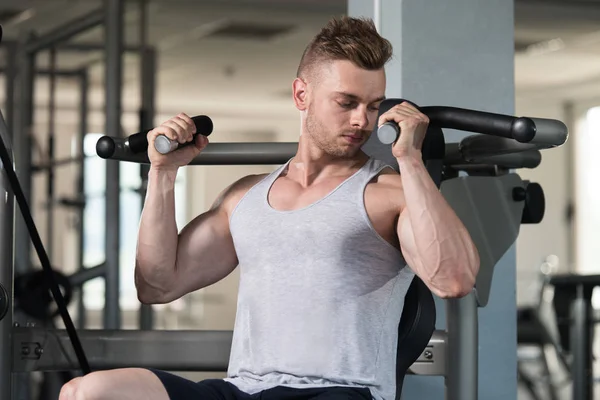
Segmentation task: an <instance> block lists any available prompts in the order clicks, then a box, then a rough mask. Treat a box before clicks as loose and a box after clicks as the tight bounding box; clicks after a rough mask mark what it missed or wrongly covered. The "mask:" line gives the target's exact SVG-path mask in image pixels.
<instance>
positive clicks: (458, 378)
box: [445, 292, 479, 400]
mask: <svg viewBox="0 0 600 400" xmlns="http://www.w3.org/2000/svg"><path fill="white" fill-rule="evenodd" d="M446 304H447V307H446V312H447V325H448V336H447V337H448V343H447V346H446V350H447V354H446V363H447V364H446V375H445V381H446V399H447V400H476V399H477V396H478V393H477V390H478V385H477V380H478V359H477V355H478V347H479V344H478V343H479V341H478V318H477V300H476V298H475V294H474V293H473V292H471V293H470V294H469V295H468V296H465V297H463V298H460V299H449V300H447V303H446Z"/></svg>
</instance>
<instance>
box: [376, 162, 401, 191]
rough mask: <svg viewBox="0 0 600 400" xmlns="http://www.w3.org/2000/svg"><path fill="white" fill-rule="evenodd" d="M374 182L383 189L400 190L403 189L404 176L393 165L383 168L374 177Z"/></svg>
mask: <svg viewBox="0 0 600 400" xmlns="http://www.w3.org/2000/svg"><path fill="white" fill-rule="evenodd" d="M372 184H374V185H375V186H377V187H379V188H381V189H390V190H394V189H395V190H398V189H400V190H401V189H402V178H401V177H400V174H399V173H398V171H396V170H394V169H393V168H392V167H389V166H388V167H385V168H383V169H382V170H381V171H380V172H379V174H377V176H376V177H375V178H374V179H373V181H372Z"/></svg>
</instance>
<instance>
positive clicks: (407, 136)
mask: <svg viewBox="0 0 600 400" xmlns="http://www.w3.org/2000/svg"><path fill="white" fill-rule="evenodd" d="M388 121H395V122H396V123H397V124H398V126H399V127H400V136H399V137H398V140H396V142H394V144H393V145H392V154H393V155H394V157H396V159H400V158H406V157H416V158H418V159H421V148H422V146H423V140H424V139H425V134H426V133H427V127H428V126H429V118H428V117H427V115H425V114H423V113H422V112H420V111H419V110H418V109H417V108H415V106H413V105H412V104H410V103H408V102H406V101H405V102H403V103H401V104H398V105H396V106H394V107H392V108H390V109H389V110H388V111H387V112H385V113H383V114H381V116H380V117H379V121H378V126H381V125H383V124H384V123H385V122H388Z"/></svg>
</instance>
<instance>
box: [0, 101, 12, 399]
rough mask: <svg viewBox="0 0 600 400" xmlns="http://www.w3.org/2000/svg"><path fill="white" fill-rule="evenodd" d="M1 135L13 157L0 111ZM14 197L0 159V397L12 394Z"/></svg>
mask: <svg viewBox="0 0 600 400" xmlns="http://www.w3.org/2000/svg"><path fill="white" fill-rule="evenodd" d="M0 136H1V137H2V141H3V142H4V145H5V147H6V148H7V149H8V151H9V154H10V155H11V160H12V159H13V158H12V146H11V141H10V137H9V136H10V135H9V133H8V131H7V129H6V124H5V123H4V118H3V117H2V113H1V112H0ZM13 212H14V196H13V193H12V190H11V188H10V184H9V182H8V177H7V175H6V173H5V172H4V167H3V165H2V161H0V399H10V398H11V393H12V354H13V348H12V335H11V332H12V323H13V304H12V299H13V222H14V219H13Z"/></svg>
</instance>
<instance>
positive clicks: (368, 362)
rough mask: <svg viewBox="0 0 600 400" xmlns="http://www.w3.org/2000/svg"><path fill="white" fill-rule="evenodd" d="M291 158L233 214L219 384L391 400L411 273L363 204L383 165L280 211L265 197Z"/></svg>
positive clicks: (368, 166) (366, 168) (250, 389)
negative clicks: (360, 391)
mask: <svg viewBox="0 0 600 400" xmlns="http://www.w3.org/2000/svg"><path fill="white" fill-rule="evenodd" d="M290 161H291V160H290ZM290 161H288V162H287V163H286V164H284V165H282V166H281V167H279V168H278V169H277V170H276V171H274V172H273V173H271V174H270V175H268V176H267V177H265V178H264V179H263V180H261V181H260V182H259V183H257V184H256V185H255V186H254V187H252V188H251V189H250V190H249V191H248V192H247V193H246V195H245V196H244V197H243V198H242V200H241V201H240V203H239V204H238V205H237V207H236V208H235V210H234V211H233V213H232V215H231V220H230V225H231V234H232V236H233V242H234V245H235V249H236V253H237V256H238V260H239V268H240V282H239V293H238V301H237V314H236V319H235V326H234V333H233V343H232V348H231V356H230V362H229V369H228V374H227V375H228V377H227V378H226V380H227V381H229V382H231V383H233V384H234V385H236V386H237V387H238V388H239V389H240V390H242V391H245V392H247V393H256V392H259V391H262V390H265V389H269V388H272V387H274V386H279V385H282V386H289V387H296V388H308V387H315V386H356V387H366V388H368V389H370V391H371V393H372V395H373V398H374V399H393V398H394V397H395V394H396V392H395V391H396V386H395V384H396V348H397V338H398V323H399V321H400V317H401V314H402V309H403V306H404V297H405V295H406V292H407V290H408V287H409V285H410V283H411V281H412V279H413V277H414V274H413V272H412V270H411V269H410V268H408V267H407V266H406V262H405V261H404V259H403V257H402V254H401V252H400V251H399V250H398V249H396V248H394V247H393V246H392V245H390V244H389V243H388V242H386V241H385V240H384V239H383V238H382V237H381V236H379V235H378V234H377V232H376V231H375V230H374V228H373V226H372V225H371V222H370V220H369V218H368V216H367V213H366V210H365V206H364V200H363V195H364V190H365V186H366V185H367V183H368V182H369V181H371V180H372V179H373V178H374V177H375V176H376V175H377V174H379V173H380V172H381V170H382V169H384V168H386V167H387V165H386V164H384V163H383V162H381V161H378V160H375V159H372V158H371V159H369V161H367V162H366V164H365V165H364V166H363V167H362V168H361V169H360V170H359V171H357V172H356V173H355V174H354V175H352V176H351V177H350V178H348V179H346V180H345V181H344V182H343V183H341V184H340V185H339V186H337V187H336V188H335V189H334V190H333V191H332V192H331V193H329V194H328V195H326V196H325V197H324V198H322V199H320V200H318V201H316V202H314V203H313V204H311V205H309V206H307V207H304V208H302V209H298V210H294V211H278V210H275V209H274V208H272V207H271V206H270V204H269V202H268V198H267V195H268V192H269V190H270V188H271V186H272V184H273V183H274V182H275V180H276V179H277V178H278V177H279V176H280V175H281V173H282V172H283V171H284V170H285V169H286V168H287V166H288V164H289V162H290Z"/></svg>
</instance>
